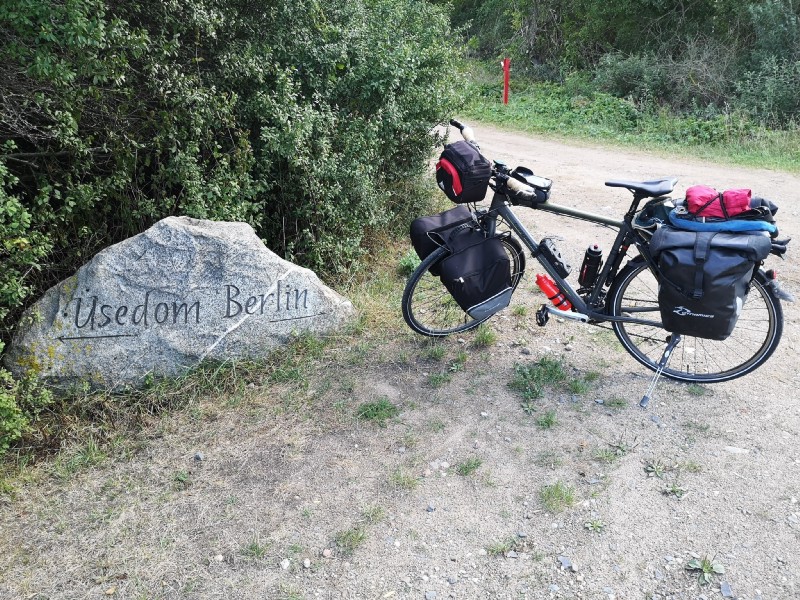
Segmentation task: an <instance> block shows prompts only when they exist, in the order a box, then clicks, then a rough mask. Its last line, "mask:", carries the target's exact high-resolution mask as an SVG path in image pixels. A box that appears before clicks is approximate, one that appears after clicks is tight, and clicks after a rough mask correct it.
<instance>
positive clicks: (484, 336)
mask: <svg viewBox="0 0 800 600" xmlns="http://www.w3.org/2000/svg"><path fill="white" fill-rule="evenodd" d="M496 342H497V334H496V333H495V332H494V330H493V329H492V328H491V327H490V326H489V325H488V324H486V323H482V324H481V325H478V328H477V329H476V330H475V340H474V343H475V345H476V346H477V347H478V348H487V347H489V346H492V345H494V344H495V343H496Z"/></svg>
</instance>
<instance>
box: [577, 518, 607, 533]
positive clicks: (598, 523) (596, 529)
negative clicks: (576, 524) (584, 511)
mask: <svg viewBox="0 0 800 600" xmlns="http://www.w3.org/2000/svg"><path fill="white" fill-rule="evenodd" d="M583 527H584V529H588V530H589V531H591V532H592V533H602V531H603V529H605V527H606V524H605V523H603V521H602V519H592V520H591V521H586V522H585V523H584V524H583Z"/></svg>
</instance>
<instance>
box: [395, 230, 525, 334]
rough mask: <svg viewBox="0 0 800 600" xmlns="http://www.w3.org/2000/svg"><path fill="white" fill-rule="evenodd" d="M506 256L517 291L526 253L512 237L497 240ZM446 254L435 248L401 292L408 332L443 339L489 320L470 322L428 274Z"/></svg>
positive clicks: (436, 281) (439, 284)
mask: <svg viewBox="0 0 800 600" xmlns="http://www.w3.org/2000/svg"><path fill="white" fill-rule="evenodd" d="M500 241H501V242H502V244H503V248H504V250H505V251H506V254H508V258H509V260H510V269H511V287H512V288H514V289H516V287H517V285H519V282H520V280H521V279H522V275H523V274H524V272H525V254H524V252H523V250H522V246H521V245H520V243H519V242H518V241H517V240H516V239H514V238H512V237H504V238H501V240H500ZM448 255H449V252H448V250H447V249H446V248H438V249H436V250H435V251H434V252H433V253H432V254H430V255H429V256H427V257H426V258H425V260H423V261H422V263H421V264H420V265H419V267H417V268H416V269H415V270H414V272H413V273H412V274H411V276H410V277H409V278H408V281H407V282H406V287H405V290H403V301H402V310H403V318H404V319H405V321H406V323H407V324H408V326H409V327H411V329H413V330H414V331H416V332H417V333H421V334H422V335H427V336H431V337H444V336H447V335H452V334H454V333H461V332H463V331H469V330H470V329H473V328H475V327H477V326H478V325H480V324H481V323H483V322H484V321H486V320H487V319H489V317H486V318H483V319H473V318H472V317H470V316H469V315H468V314H467V313H466V312H465V311H464V310H463V309H462V308H461V307H460V306H459V305H458V303H457V302H456V301H455V300H454V299H453V297H452V296H451V295H450V292H448V291H447V288H446V287H444V284H443V283H442V280H441V279H440V278H439V277H438V276H436V275H433V274H431V272H430V268H431V267H432V266H434V265H436V264H437V263H439V262H441V261H442V260H444V259H445V258H446V257H447V256H448Z"/></svg>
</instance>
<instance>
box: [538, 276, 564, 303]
mask: <svg viewBox="0 0 800 600" xmlns="http://www.w3.org/2000/svg"><path fill="white" fill-rule="evenodd" d="M536 285H538V286H539V289H540V290H542V291H543V292H544V295H545V296H547V298H548V299H549V300H550V302H552V303H553V304H555V306H556V308H557V309H558V310H572V303H571V302H570V301H569V300H567V299H566V297H565V296H564V294H562V293H561V290H559V289H558V286H557V285H556V283H555V281H553V280H552V279H550V278H549V277H548V276H547V275H537V276H536Z"/></svg>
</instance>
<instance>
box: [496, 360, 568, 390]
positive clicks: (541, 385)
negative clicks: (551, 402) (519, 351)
mask: <svg viewBox="0 0 800 600" xmlns="http://www.w3.org/2000/svg"><path fill="white" fill-rule="evenodd" d="M566 379H567V374H566V372H565V371H564V367H563V365H562V364H561V362H560V361H558V360H555V359H552V358H548V357H546V356H545V357H544V358H541V359H539V360H538V361H536V362H535V363H534V364H532V365H517V366H515V367H514V378H513V379H512V380H511V383H510V384H509V385H510V386H511V388H512V389H514V390H517V391H518V392H521V393H522V397H523V398H524V399H525V400H534V399H536V398H541V397H542V395H543V394H544V390H545V388H546V387H547V386H552V385H556V384H559V383H562V382H564V381H566Z"/></svg>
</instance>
